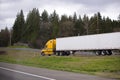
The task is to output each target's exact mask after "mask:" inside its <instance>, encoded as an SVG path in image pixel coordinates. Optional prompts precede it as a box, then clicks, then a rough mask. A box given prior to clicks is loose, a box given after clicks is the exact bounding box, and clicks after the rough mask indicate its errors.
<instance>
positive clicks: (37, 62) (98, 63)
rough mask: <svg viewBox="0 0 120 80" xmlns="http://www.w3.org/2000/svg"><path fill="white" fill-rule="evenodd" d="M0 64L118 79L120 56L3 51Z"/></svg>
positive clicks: (119, 77)
mask: <svg viewBox="0 0 120 80" xmlns="http://www.w3.org/2000/svg"><path fill="white" fill-rule="evenodd" d="M3 50H4V51H6V54H1V55H0V62H8V63H15V64H21V65H27V66H34V67H41V68H49V69H56V70H62V71H70V72H77V73H87V74H93V75H99V76H103V77H110V78H118V79H120V76H119V75H120V55H112V56H44V57H43V56H40V54H39V52H30V51H20V50H5V49H3Z"/></svg>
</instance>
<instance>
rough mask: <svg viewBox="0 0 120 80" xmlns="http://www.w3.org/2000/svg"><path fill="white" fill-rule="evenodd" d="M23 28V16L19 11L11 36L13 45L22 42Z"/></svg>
mask: <svg viewBox="0 0 120 80" xmlns="http://www.w3.org/2000/svg"><path fill="white" fill-rule="evenodd" d="M24 27H25V20H24V14H23V11H22V10H21V11H20V13H18V14H17V17H16V20H15V22H14V25H13V35H12V42H13V43H16V42H19V41H21V40H22V36H23V31H24Z"/></svg>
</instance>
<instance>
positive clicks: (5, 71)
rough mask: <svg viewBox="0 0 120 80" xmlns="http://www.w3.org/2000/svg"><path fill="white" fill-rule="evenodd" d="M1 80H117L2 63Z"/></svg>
mask: <svg viewBox="0 0 120 80" xmlns="http://www.w3.org/2000/svg"><path fill="white" fill-rule="evenodd" d="M0 80H115V79H109V78H103V77H98V76H93V75H86V74H79V73H72V72H64V71H57V70H49V69H44V68H35V67H28V66H22V65H17V64H9V63H3V62H0Z"/></svg>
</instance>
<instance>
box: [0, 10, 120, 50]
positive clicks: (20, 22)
mask: <svg viewBox="0 0 120 80" xmlns="http://www.w3.org/2000/svg"><path fill="white" fill-rule="evenodd" d="M118 31H120V15H119V16H118V20H111V19H110V18H109V17H107V18H106V17H104V16H101V14H100V12H98V13H95V14H94V15H93V16H92V17H88V16H87V15H86V14H85V15H84V16H83V17H81V16H80V15H79V16H77V14H76V13H74V14H73V15H72V16H68V15H66V14H64V15H61V16H59V15H58V14H57V13H56V11H55V10H54V12H53V13H51V14H50V15H49V14H48V12H47V11H46V10H44V11H43V12H42V13H41V15H40V13H39V10H38V9H36V8H33V10H31V11H29V13H28V14H27V18H26V20H25V18H24V13H23V10H21V11H20V12H19V13H18V14H17V16H16V19H15V22H14V24H13V27H12V44H14V43H17V42H22V43H27V44H28V45H29V46H30V47H33V48H42V47H43V46H44V44H45V43H46V41H48V40H49V39H55V38H58V37H68V36H78V35H79V36H80V35H89V34H100V33H109V32H118ZM0 34H1V33H0Z"/></svg>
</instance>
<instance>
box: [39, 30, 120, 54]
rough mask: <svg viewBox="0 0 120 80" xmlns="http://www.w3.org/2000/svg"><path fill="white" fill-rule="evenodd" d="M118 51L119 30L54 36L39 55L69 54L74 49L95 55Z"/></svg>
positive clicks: (119, 41)
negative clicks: (82, 34)
mask: <svg viewBox="0 0 120 80" xmlns="http://www.w3.org/2000/svg"><path fill="white" fill-rule="evenodd" d="M112 50H118V51H120V32H113V33H103V34H94V35H85V36H72V37H63V38H56V39H51V40H49V41H47V43H46V44H45V46H44V48H43V49H42V50H41V55H42V56H44V55H49V56H50V55H58V56H63V55H67V56H68V55H70V54H74V53H75V52H76V51H94V52H95V54H96V55H112Z"/></svg>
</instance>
